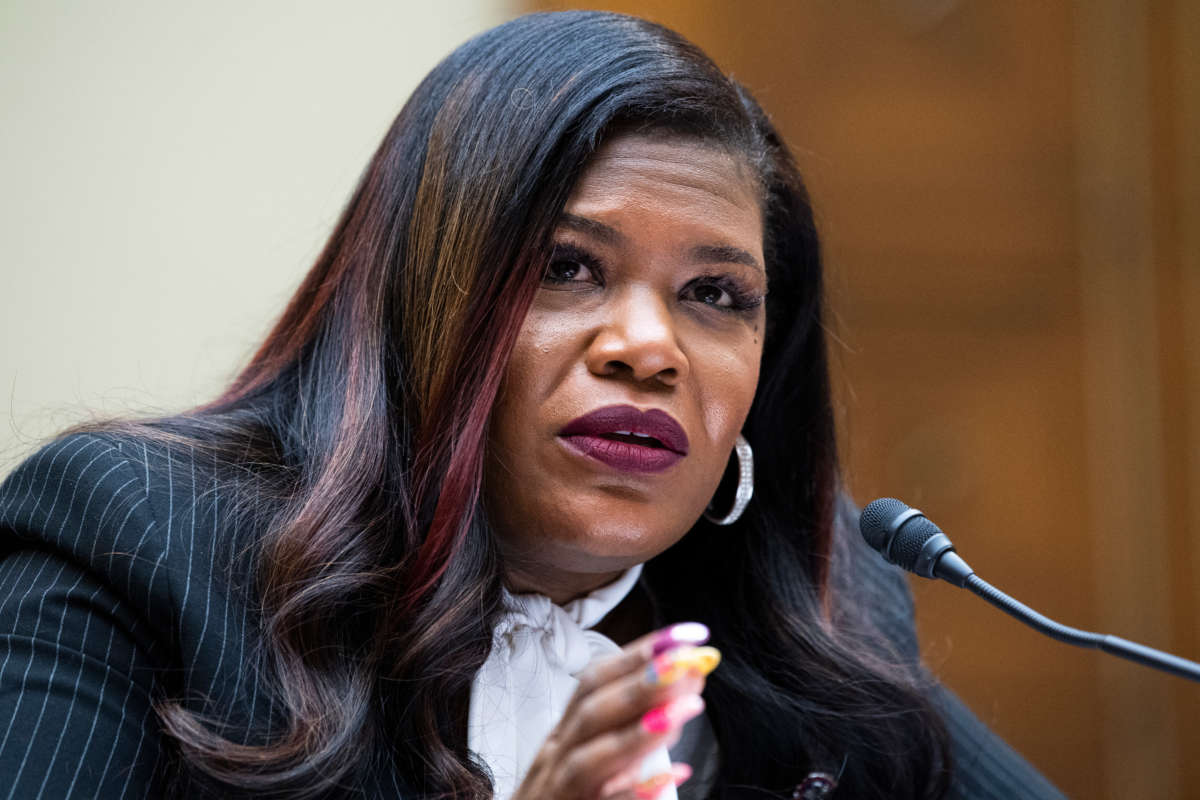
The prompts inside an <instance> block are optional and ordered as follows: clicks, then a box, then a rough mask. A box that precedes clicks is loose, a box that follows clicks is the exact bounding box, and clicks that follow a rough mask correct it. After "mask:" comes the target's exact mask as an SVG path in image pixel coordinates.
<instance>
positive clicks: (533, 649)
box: [467, 564, 677, 800]
mask: <svg viewBox="0 0 1200 800" xmlns="http://www.w3.org/2000/svg"><path fill="white" fill-rule="evenodd" d="M641 574H642V565H641V564H638V565H637V566H635V567H632V568H631V569H629V570H627V571H626V572H625V573H624V574H622V575H621V576H620V577H619V578H617V579H616V580H615V581H613V582H612V583H610V584H608V585H606V586H602V587H600V588H599V589H597V590H595V591H594V592H592V593H591V594H588V595H585V596H584V597H580V598H577V599H575V600H572V601H571V602H569V603H567V604H566V605H565V606H558V605H555V604H554V603H553V602H552V601H551V600H550V598H548V597H545V596H544V595H540V594H520V595H514V594H511V593H509V592H507V591H506V592H505V604H506V606H507V607H508V608H509V609H511V610H510V611H509V612H508V613H507V614H506V615H505V616H504V617H503V618H502V620H501V621H500V624H499V625H497V626H496V630H495V632H494V633H493V637H494V638H493V643H492V652H491V654H490V655H489V656H488V659H487V661H485V662H484V664H483V667H481V668H480V670H479V672H478V673H476V675H475V680H474V681H473V683H472V684H471V705H470V715H469V721H468V739H467V741H468V746H469V747H470V749H471V750H472V751H474V752H475V753H477V754H478V755H479V756H480V757H482V758H483V760H484V761H485V762H486V763H487V765H488V767H489V768H490V769H491V771H492V776H493V782H494V785H495V789H496V792H495V796H496V798H497V800H508V798H510V797H511V796H512V794H513V793H514V792H515V791H516V789H517V786H518V785H520V782H521V780H522V779H523V778H524V776H525V773H526V772H527V771H528V769H529V766H530V764H531V763H532V762H533V758H534V756H535V755H536V754H537V752H538V750H540V749H541V746H542V743H543V742H544V741H545V739H546V737H547V736H548V735H549V733H550V731H551V730H552V729H553V728H554V726H555V725H556V724H558V721H559V719H561V718H562V714H563V711H564V710H565V709H566V707H567V701H568V700H570V698H571V695H572V694H573V693H574V691H575V687H576V686H577V685H578V683H579V681H578V680H577V679H576V677H575V676H576V675H578V674H579V673H580V672H582V671H583V669H584V668H585V667H587V665H588V664H590V663H591V662H592V660H593V659H596V658H600V657H603V656H605V655H608V654H609V653H615V652H618V651H619V650H620V649H621V648H620V647H618V646H617V644H616V643H615V642H613V641H612V640H611V639H609V638H608V637H606V636H604V635H603V634H602V633H599V632H598V631H594V630H591V628H592V626H594V625H595V624H596V623H598V622H600V620H601V619H603V618H604V616H605V615H606V614H607V613H608V612H609V611H611V610H612V609H614V608H616V606H617V605H618V604H619V603H620V602H621V601H622V600H623V599H624V598H625V596H626V595H627V594H629V591H630V590H631V589H632V588H633V586H634V584H636V583H637V580H638V577H639V576H640V575H641ZM670 769H671V758H670V755H669V754H668V753H667V749H666V748H665V747H660V748H658V749H657V750H656V751H654V752H653V753H651V754H650V755H649V756H647V757H646V759H645V760H644V761H643V764H642V768H641V776H640V779H643V780H644V779H646V778H648V777H650V776H652V775H656V774H659V773H662V772H668V771H670ZM676 797H677V796H676V792H675V788H674V787H673V786H668V787H667V788H666V789H664V790H663V791H662V793H661V794H659V795H658V800H676Z"/></svg>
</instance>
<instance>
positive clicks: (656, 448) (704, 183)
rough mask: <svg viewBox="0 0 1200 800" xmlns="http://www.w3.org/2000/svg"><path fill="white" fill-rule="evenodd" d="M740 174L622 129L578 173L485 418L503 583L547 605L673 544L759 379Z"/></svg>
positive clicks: (759, 235)
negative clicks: (538, 595) (537, 595)
mask: <svg viewBox="0 0 1200 800" xmlns="http://www.w3.org/2000/svg"><path fill="white" fill-rule="evenodd" d="M762 240H763V225H762V214H761V211H760V207H759V201H758V194H757V189H756V186H755V183H754V180H753V177H752V175H751V173H750V172H749V169H748V168H747V167H746V166H745V165H744V164H743V163H742V162H741V161H740V160H738V159H736V158H735V157H732V156H730V155H728V154H727V153H725V152H724V151H722V150H720V149H717V148H715V147H713V146H711V145H708V144H704V143H700V142H697V141H694V140H687V139H680V138H664V137H661V136H658V137H647V136H644V135H634V134H629V135H621V136H616V137H614V138H612V139H611V140H609V141H608V142H606V143H605V144H604V146H603V147H602V148H601V149H600V150H599V151H598V152H597V154H596V156H595V157H594V159H593V160H592V162H591V163H590V165H589V166H588V168H587V169H586V170H585V172H584V174H583V176H582V177H581V178H580V181H579V183H578V185H576V186H575V188H574V190H573V191H572V193H571V196H570V199H569V200H568V201H567V205H566V208H565V210H564V214H563V216H562V219H561V220H560V222H559V225H558V228H557V231H556V232H555V244H556V247H555V253H554V256H553V257H552V259H551V263H550V264H549V266H548V267H547V269H546V273H545V277H544V279H543V281H542V285H541V288H540V289H539V290H538V293H537V296H536V298H535V299H534V301H533V305H532V307H531V308H530V310H529V314H528V316H527V317H526V318H525V321H524V324H523V326H522V328H521V332H520V335H519V337H518V339H517V343H516V349H515V350H514V351H513V354H512V360H511V362H510V363H509V365H508V370H507V372H506V373H505V378H504V383H503V385H502V387H501V391H500V397H499V399H498V401H497V405H496V407H495V409H494V411H493V416H492V425H491V439H490V442H489V453H488V463H487V472H486V489H485V491H486V497H487V502H488V513H489V517H490V519H491V521H492V524H493V525H494V527H495V529H496V531H497V534H498V536H499V538H500V543H501V547H502V549H503V550H504V552H505V558H506V564H507V565H508V569H509V576H508V579H509V584H510V586H511V587H512V588H514V589H516V590H518V591H529V590H536V591H540V592H542V593H545V594H547V595H549V596H550V597H552V598H554V599H555V600H558V601H560V602H562V601H565V600H566V599H569V598H571V597H573V596H576V595H578V594H582V593H584V592H586V591H589V590H591V589H592V588H595V587H597V586H600V585H603V584H604V583H607V582H608V581H609V580H611V579H612V578H613V577H615V575H616V574H617V573H619V572H620V571H622V570H625V569H627V568H629V567H630V566H632V565H634V564H637V563H641V562H643V561H646V560H648V559H649V558H651V557H653V556H655V555H657V554H658V553H660V552H662V551H663V550H665V549H667V548H668V547H670V546H671V545H672V544H674V543H675V542H676V541H678V540H679V539H680V538H681V537H682V536H683V535H684V534H685V533H686V532H687V531H688V529H689V528H691V526H692V525H693V523H695V521H696V520H697V519H698V518H699V516H700V515H701V513H702V512H703V511H704V508H705V506H706V505H707V504H708V502H709V500H710V499H711V498H712V495H713V492H714V491H715V489H716V487H717V484H718V482H719V481H720V479H721V475H722V473H723V472H724V470H725V467H726V465H727V464H728V462H729V459H730V456H731V452H732V450H733V446H734V441H735V439H736V437H737V435H738V432H739V431H740V429H741V427H742V423H743V422H744V421H745V419H746V415H747V413H749V410H750V404H751V401H752V400H753V399H754V389H755V385H756V383H757V381H758V368H759V361H760V359H761V356H762V339H763V328H764V319H765V302H764V301H765V298H766V292H767V278H766V272H765V270H764V262H763V252H762Z"/></svg>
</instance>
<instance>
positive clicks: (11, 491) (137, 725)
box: [0, 434, 1061, 800]
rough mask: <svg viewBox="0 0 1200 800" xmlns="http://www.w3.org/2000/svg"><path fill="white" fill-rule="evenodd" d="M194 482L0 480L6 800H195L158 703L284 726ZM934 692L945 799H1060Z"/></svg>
mask: <svg viewBox="0 0 1200 800" xmlns="http://www.w3.org/2000/svg"><path fill="white" fill-rule="evenodd" d="M175 450H177V451H178V450H179V448H175ZM206 474H207V473H206V472H205V470H204V469H203V465H201V464H199V463H197V460H196V459H195V458H193V454H190V453H187V452H175V453H173V454H172V455H171V456H170V457H168V455H167V454H165V453H163V452H161V451H158V450H155V449H151V448H149V447H147V446H146V445H145V444H143V443H140V442H134V441H130V440H120V439H117V438H111V437H109V436H106V435H96V434H82V435H74V436H69V437H66V438H62V439H59V440H57V441H54V442H52V443H50V444H49V445H47V446H45V447H43V448H42V449H40V450H39V451H38V452H36V453H35V454H34V455H32V456H31V457H30V458H28V459H27V460H26V461H24V462H23V463H22V464H20V465H19V466H18V467H17V468H16V469H15V470H14V471H13V472H12V473H11V474H10V475H9V476H8V478H7V479H6V480H5V481H4V483H3V484H0V800H4V799H5V798H9V799H10V800H12V799H15V798H20V799H21V800H24V799H25V798H75V797H101V798H120V797H160V796H163V795H164V794H166V793H167V792H168V791H170V793H172V794H180V793H181V792H182V793H183V794H184V795H186V796H194V795H195V794H196V793H197V791H198V788H199V787H197V786H195V785H191V784H183V783H178V782H176V783H172V785H171V788H168V783H170V781H169V779H168V777H167V776H169V775H171V774H173V773H175V772H176V770H174V769H172V759H171V749H170V748H169V747H168V746H167V745H166V744H165V741H164V737H163V736H162V734H161V733H160V725H159V722H158V718H157V715H156V714H155V711H154V703H155V702H156V701H158V700H160V699H162V698H173V699H181V700H182V701H183V702H184V704H185V705H186V706H187V707H188V708H189V709H191V710H195V711H200V712H203V713H206V714H207V715H208V717H209V718H210V719H212V720H214V721H216V722H218V723H222V724H223V726H224V727H223V728H222V733H224V734H225V735H226V736H229V737H231V738H233V739H235V740H239V741H242V742H246V743H261V742H263V741H266V740H267V739H269V738H270V737H271V731H272V727H273V726H276V727H277V726H278V725H280V724H281V722H280V719H279V718H278V715H277V714H276V713H275V710H274V703H273V700H272V697H271V696H270V695H269V694H268V692H267V690H266V689H265V682H262V681H260V680H258V679H257V677H256V676H257V675H258V674H259V673H258V668H257V665H258V663H259V654H258V650H257V648H256V644H255V643H256V642H257V641H258V636H259V632H260V629H259V624H258V620H257V619H256V618H255V615H254V613H253V612H252V611H251V607H252V605H251V603H250V602H248V600H247V598H248V595H247V591H248V590H247V586H248V585H249V580H248V578H249V575H250V565H249V560H248V553H249V552H251V548H250V547H248V546H247V544H248V541H246V537H241V538H239V534H238V533H234V532H230V531H227V530H222V529H220V528H219V526H218V525H217V524H216V519H217V517H216V512H217V511H218V509H219V508H220V504H221V503H222V502H223V501H224V502H228V498H227V497H226V496H225V494H223V493H222V492H221V491H219V489H218V488H217V487H215V486H214V485H213V484H211V483H209V482H208V479H207V478H206V477H205V475H206ZM844 538H848V539H850V540H853V542H858V541H859V538H858V537H857V536H853V537H844ZM845 546H847V547H849V548H850V550H851V551H853V552H851V553H850V559H848V560H849V561H851V562H852V563H853V564H854V565H855V566H854V570H855V573H856V574H855V576H854V581H855V590H856V591H861V592H866V593H868V594H869V595H870V598H869V602H868V603H866V604H865V605H866V606H867V607H869V608H874V609H880V612H879V614H880V616H879V618H878V619H877V620H876V623H877V624H878V625H879V626H880V627H881V628H882V629H883V630H884V631H885V632H886V633H887V634H888V636H889V637H890V638H891V639H892V641H893V643H894V644H895V645H896V647H897V648H898V649H899V650H901V651H902V652H905V653H907V654H908V655H910V656H911V657H913V658H915V657H916V637H915V633H914V631H913V624H912V606H911V598H910V595H909V594H908V591H907V585H906V583H905V582H904V579H903V576H901V575H899V574H898V573H897V572H896V571H895V570H893V569H892V568H891V567H889V566H887V565H886V564H884V563H883V562H882V561H881V560H880V559H878V558H877V557H875V556H874V555H873V554H871V558H869V559H867V558H863V559H859V558H858V555H859V550H861V551H862V552H866V550H865V546H861V545H855V544H845ZM856 548H857V549H856ZM933 691H934V700H935V702H936V703H937V704H939V706H940V707H941V708H942V709H943V711H944V713H945V716H946V719H947V724H948V726H949V729H950V731H951V736H952V741H953V747H954V756H955V760H956V764H957V767H958V768H957V770H956V777H955V783H954V789H953V792H952V796H954V797H957V798H980V799H981V800H1014V798H1017V799H1019V798H1048V797H1061V795H1060V794H1059V793H1058V792H1057V791H1056V790H1055V789H1054V788H1053V787H1052V786H1050V785H1049V784H1048V783H1047V782H1046V781H1045V780H1044V779H1043V778H1042V777H1041V776H1040V775H1039V774H1038V773H1037V772H1036V771H1035V770H1034V769H1032V768H1031V767H1030V766H1029V765H1028V764H1027V763H1026V762H1025V761H1024V760H1022V759H1021V758H1020V756H1018V755H1017V754H1016V753H1014V752H1013V751H1012V750H1011V749H1010V748H1009V747H1008V746H1007V745H1005V744H1004V743H1003V742H1001V741H1000V740H999V739H998V738H997V737H995V736H994V735H993V734H992V733H991V732H990V731H988V729H987V728H986V727H985V726H984V725H982V724H981V723H980V722H979V721H978V720H977V719H976V718H975V717H974V716H972V714H971V713H970V712H969V711H968V710H967V709H966V708H965V707H964V706H963V705H962V704H961V703H960V702H959V701H958V700H957V699H956V698H955V697H954V696H953V695H952V694H950V693H949V692H948V691H946V690H944V689H941V688H935V689H934V690H933ZM367 773H368V774H365V775H362V776H359V778H360V780H361V785H360V786H359V787H358V789H359V791H360V796H365V797H380V798H383V797H400V796H402V795H404V794H406V792H405V791H404V788H403V787H404V777H403V776H401V775H397V774H395V772H394V771H393V770H391V769H387V768H382V767H381V768H379V769H376V770H368V771H367Z"/></svg>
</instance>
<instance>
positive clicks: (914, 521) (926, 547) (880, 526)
mask: <svg viewBox="0 0 1200 800" xmlns="http://www.w3.org/2000/svg"><path fill="white" fill-rule="evenodd" d="M858 529H859V531H860V532H861V533H862V535H863V538H864V539H866V540H867V544H869V545H870V546H871V547H872V548H873V549H874V550H876V551H877V552H878V553H879V554H880V555H882V556H883V557H884V558H885V559H887V560H888V561H890V562H892V563H893V564H895V565H896V566H898V567H900V568H902V569H905V570H908V571H909V572H913V573H916V574H917V575H920V576H921V577H924V578H942V579H944V580H947V581H949V582H950V583H953V584H955V585H956V586H965V585H966V581H967V579H968V578H969V577H970V576H971V575H973V574H974V572H973V571H972V569H971V567H970V566H968V565H967V562H965V561H963V560H962V558H960V557H959V555H958V554H957V553H955V552H954V545H953V544H951V543H950V539H949V537H947V536H946V534H944V533H942V529H941V528H939V527H938V526H937V525H934V524H933V522H931V521H930V520H929V519H928V518H927V517H926V516H925V515H924V514H922V513H921V512H920V511H918V510H917V509H915V508H910V507H909V506H907V505H906V504H904V503H902V502H900V501H899V500H897V499H895V498H894V497H881V498H880V499H878V500H875V501H874V502H871V503H868V504H867V507H866V508H864V509H863V512H862V515H861V516H860V517H859V518H858Z"/></svg>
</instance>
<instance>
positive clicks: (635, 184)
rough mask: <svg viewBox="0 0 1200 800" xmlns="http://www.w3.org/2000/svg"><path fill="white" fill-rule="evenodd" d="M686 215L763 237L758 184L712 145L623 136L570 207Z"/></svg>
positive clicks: (587, 175)
mask: <svg viewBox="0 0 1200 800" xmlns="http://www.w3.org/2000/svg"><path fill="white" fill-rule="evenodd" d="M629 207H633V208H634V209H637V208H639V207H645V210H647V211H650V210H654V211H658V212H661V211H662V210H663V209H664V207H675V208H679V209H684V210H686V211H687V212H688V213H690V214H693V215H702V216H704V217H705V218H706V219H708V220H709V221H711V222H714V223H726V224H737V225H751V226H753V227H756V228H757V229H758V230H759V231H761V225H762V221H761V216H762V213H761V209H760V202H759V189H758V182H757V179H756V177H755V175H754V173H753V172H752V170H751V169H750V167H749V166H748V165H747V164H746V162H745V160H744V159H742V158H740V157H738V156H736V155H734V154H731V153H730V152H729V151H727V150H724V149H722V148H721V147H719V146H717V145H715V144H711V143H708V142H704V141H700V140H696V139H688V138H682V137H676V136H664V135H645V134H633V133H630V134H621V135H618V136H614V137H612V138H611V139H609V140H607V141H605V142H604V144H603V145H602V146H601V147H600V148H599V149H598V150H597V151H596V154H595V155H594V156H593V157H592V159H591V160H590V161H589V162H588V164H587V166H586V167H585V168H584V171H583V174H582V175H581V176H580V178H579V181H578V183H576V185H575V188H574V189H573V190H572V192H571V196H570V198H569V199H568V201H567V208H568V209H569V210H570V211H572V212H573V213H584V214H588V213H604V212H605V211H611V210H617V209H619V208H629Z"/></svg>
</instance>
